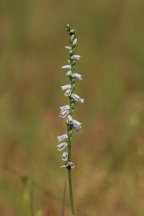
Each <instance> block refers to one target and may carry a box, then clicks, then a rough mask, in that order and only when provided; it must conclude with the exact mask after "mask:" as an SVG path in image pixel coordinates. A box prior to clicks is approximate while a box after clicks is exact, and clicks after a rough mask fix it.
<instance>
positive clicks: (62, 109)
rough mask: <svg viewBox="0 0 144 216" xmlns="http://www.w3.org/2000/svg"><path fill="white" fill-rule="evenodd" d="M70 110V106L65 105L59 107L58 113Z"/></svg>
mask: <svg viewBox="0 0 144 216" xmlns="http://www.w3.org/2000/svg"><path fill="white" fill-rule="evenodd" d="M69 109H70V105H65V106H61V107H60V111H61V112H62V111H64V110H69Z"/></svg>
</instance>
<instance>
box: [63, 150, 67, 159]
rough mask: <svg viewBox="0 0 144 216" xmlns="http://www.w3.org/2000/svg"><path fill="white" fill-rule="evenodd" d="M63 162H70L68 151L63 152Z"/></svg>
mask: <svg viewBox="0 0 144 216" xmlns="http://www.w3.org/2000/svg"><path fill="white" fill-rule="evenodd" d="M62 160H63V161H67V160H68V152H67V151H65V152H63V154H62Z"/></svg>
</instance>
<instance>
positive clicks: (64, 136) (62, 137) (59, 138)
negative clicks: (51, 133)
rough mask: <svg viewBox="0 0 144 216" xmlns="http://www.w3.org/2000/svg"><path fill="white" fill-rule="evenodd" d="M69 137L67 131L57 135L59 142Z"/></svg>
mask: <svg viewBox="0 0 144 216" xmlns="http://www.w3.org/2000/svg"><path fill="white" fill-rule="evenodd" d="M67 138H68V135H67V133H65V134H63V135H61V136H57V139H58V142H61V141H62V140H64V139H67Z"/></svg>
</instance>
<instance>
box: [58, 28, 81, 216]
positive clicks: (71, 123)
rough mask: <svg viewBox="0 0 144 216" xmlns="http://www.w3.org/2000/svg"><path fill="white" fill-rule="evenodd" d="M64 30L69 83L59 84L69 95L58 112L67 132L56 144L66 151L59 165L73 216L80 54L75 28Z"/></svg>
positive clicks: (79, 126)
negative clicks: (73, 153) (64, 172)
mask: <svg viewBox="0 0 144 216" xmlns="http://www.w3.org/2000/svg"><path fill="white" fill-rule="evenodd" d="M66 31H67V33H68V35H69V36H70V40H69V42H70V46H65V48H66V49H67V50H68V53H69V58H68V60H67V62H68V64H67V65H64V66H62V68H63V69H68V71H67V72H66V76H69V79H70V83H69V84H66V85H64V86H61V89H62V91H65V92H64V95H65V96H66V97H69V101H70V105H65V106H62V107H60V114H59V116H60V117H61V118H66V124H67V132H66V133H65V134H63V135H61V136H58V137H57V138H58V141H59V142H61V141H63V140H66V141H65V142H62V143H60V144H59V145H57V149H58V151H63V150H64V149H65V148H66V151H64V152H63V153H62V160H63V161H65V165H62V166H61V167H63V168H67V169H68V175H69V190H70V200H71V208H72V215H73V216H74V215H75V213H74V204H73V197H72V184H71V168H74V167H75V165H74V163H73V162H72V161H71V143H72V133H73V129H75V130H76V131H78V132H79V131H80V129H81V125H82V123H80V122H78V121H77V120H75V119H73V117H72V114H73V112H74V108H75V105H76V102H77V101H78V102H80V103H84V99H83V98H81V97H80V96H78V95H77V94H75V93H74V91H75V84H76V80H82V75H81V74H79V73H76V72H75V70H76V63H77V61H79V60H80V58H81V56H80V55H77V54H75V50H76V45H77V37H76V31H75V29H72V28H71V27H70V26H69V24H68V25H66Z"/></svg>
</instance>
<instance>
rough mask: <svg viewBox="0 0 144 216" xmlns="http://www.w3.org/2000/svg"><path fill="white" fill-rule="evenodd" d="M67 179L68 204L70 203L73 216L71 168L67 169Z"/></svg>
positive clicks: (73, 215)
mask: <svg viewBox="0 0 144 216" xmlns="http://www.w3.org/2000/svg"><path fill="white" fill-rule="evenodd" d="M68 177H69V193H70V203H71V210H72V216H75V210H74V202H73V193H72V179H71V167H69V168H68Z"/></svg>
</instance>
